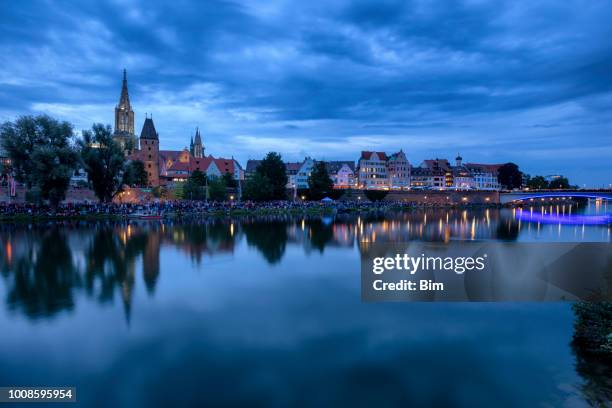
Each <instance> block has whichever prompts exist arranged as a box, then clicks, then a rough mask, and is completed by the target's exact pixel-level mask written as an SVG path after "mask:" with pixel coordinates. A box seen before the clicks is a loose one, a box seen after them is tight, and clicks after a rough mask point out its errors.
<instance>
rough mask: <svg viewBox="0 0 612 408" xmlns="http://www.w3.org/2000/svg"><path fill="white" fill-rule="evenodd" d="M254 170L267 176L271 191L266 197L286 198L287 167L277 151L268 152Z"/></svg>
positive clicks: (271, 198)
mask: <svg viewBox="0 0 612 408" xmlns="http://www.w3.org/2000/svg"><path fill="white" fill-rule="evenodd" d="M255 171H256V172H257V173H259V174H260V175H261V176H264V177H265V178H267V180H268V182H269V183H270V186H271V188H272V193H271V195H270V197H269V198H268V199H270V200H286V199H287V169H286V168H285V163H283V160H282V158H281V155H280V154H279V153H275V152H270V153H268V154H267V155H266V157H265V158H264V159H263V160H262V161H261V163H260V164H259V166H257V169H256V170H255ZM260 181H261V179H260Z"/></svg>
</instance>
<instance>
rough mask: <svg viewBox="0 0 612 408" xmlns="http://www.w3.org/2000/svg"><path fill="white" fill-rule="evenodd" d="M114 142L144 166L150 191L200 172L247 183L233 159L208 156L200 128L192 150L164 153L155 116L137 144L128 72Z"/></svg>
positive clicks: (146, 119) (146, 124) (144, 126)
mask: <svg viewBox="0 0 612 408" xmlns="http://www.w3.org/2000/svg"><path fill="white" fill-rule="evenodd" d="M113 139H114V140H115V141H117V142H118V143H119V144H121V146H123V147H124V148H125V149H126V154H127V155H128V160H139V161H142V162H143V164H144V168H145V171H146V172H147V176H148V183H149V186H150V187H157V186H163V185H167V184H168V183H173V182H181V181H185V180H186V179H187V178H189V176H190V175H191V173H193V172H194V171H196V170H199V171H201V172H203V173H206V175H207V176H210V177H221V176H223V175H224V174H225V173H230V174H231V175H232V177H233V178H234V179H235V180H237V181H240V180H243V179H244V171H243V170H242V167H240V164H239V163H238V162H237V161H236V160H235V159H234V158H233V157H232V158H231V159H226V158H215V157H213V156H212V155H209V156H206V155H205V148H204V144H203V142H202V135H201V133H200V129H199V128H196V132H195V140H194V139H193V138H192V140H191V143H190V149H187V148H185V149H183V150H160V138H159V133H158V132H157V130H156V129H155V124H154V122H153V116H152V115H151V117H148V116H145V121H144V123H143V125H142V130H141V132H140V137H139V138H138V140H136V139H135V137H134V111H133V110H132V106H131V104H130V99H129V92H128V83H127V74H126V72H125V70H124V71H123V82H122V85H121V96H120V98H119V104H118V105H117V107H116V108H115V132H114V134H113Z"/></svg>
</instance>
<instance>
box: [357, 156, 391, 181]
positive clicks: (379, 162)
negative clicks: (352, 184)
mask: <svg viewBox="0 0 612 408" xmlns="http://www.w3.org/2000/svg"><path fill="white" fill-rule="evenodd" d="M359 188H364V189H378V190H387V189H389V179H388V178H387V155H386V154H385V153H384V152H368V151H362V152H361V157H360V158H359Z"/></svg>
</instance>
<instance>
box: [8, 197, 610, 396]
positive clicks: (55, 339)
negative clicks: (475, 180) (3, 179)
mask: <svg viewBox="0 0 612 408" xmlns="http://www.w3.org/2000/svg"><path fill="white" fill-rule="evenodd" d="M517 211H518V212H519V213H517ZM534 213H535V214H536V215H537V214H539V215H542V216H543V217H535V218H534V217H532V215H533V214H534ZM607 213H608V208H607V206H606V204H605V203H592V204H589V205H588V206H581V207H576V206H572V205H569V204H565V205H564V204H560V205H559V206H553V207H550V206H547V207H544V208H543V207H534V208H532V209H529V208H524V209H523V210H522V211H521V210H509V209H503V210H498V209H488V210H485V209H467V210H460V209H459V210H442V209H435V210H434V209H432V210H415V211H411V212H402V213H387V214H370V215H364V214H362V215H337V216H325V217H289V216H270V217H263V218H251V217H244V218H240V219H230V218H227V219H209V220H201V219H200V220H189V221H187V220H186V221H181V222H178V221H163V222H160V221H129V222H128V221H125V222H62V223H39V224H24V223H22V224H2V225H0V245H1V248H2V251H1V255H0V268H1V275H0V327H1V329H0V330H1V333H2V335H1V336H0V350H2V351H1V353H2V354H1V355H0V386H9V385H10V386H13V385H18V386H34V385H36V386H75V387H77V399H78V401H79V403H80V404H83V405H84V406H100V407H108V406H162V405H176V406H183V405H196V404H205V405H206V406H238V405H246V406H278V407H285V406H289V405H299V406H328V405H335V406H385V405H400V404H401V405H410V406H423V405H429V406H461V407H492V406H495V407H504V406H508V407H510V406H521V407H525V406H589V405H596V404H600V405H603V404H607V403H609V401H610V398H611V394H612V385H611V384H610V382H611V377H610V371H609V370H608V368H607V367H606V366H602V365H600V364H597V362H593V361H589V360H585V359H584V358H582V356H581V355H580V353H579V352H578V351H576V350H574V349H573V348H572V346H571V339H572V333H573V323H574V315H573V313H572V310H571V305H570V304H569V303H561V302H558V303H556V302H554V303H533V302H532V303H530V302H524V303H508V302H506V303H362V302H361V299H360V278H359V270H360V269H359V268H360V261H359V259H360V242H362V241H363V240H364V239H368V240H381V239H383V240H387V241H391V242H403V241H410V240H424V241H443V242H447V243H449V245H450V244H452V243H453V242H455V241H465V240H504V241H517V242H522V241H537V242H558V241H564V242H586V241H596V242H611V241H612V239H611V237H610V225H609V224H605V223H600V222H595V223H588V222H581V221H580V220H581V219H579V218H576V219H577V220H579V222H578V223H576V222H573V220H576V219H575V218H573V217H575V216H579V215H584V214H587V215H602V214H607ZM525 214H529V215H530V217H527V216H525ZM547 215H550V216H552V217H550V218H547V217H546V216H547ZM555 217H556V218H555ZM559 217H562V218H563V219H562V220H561V221H560V220H559ZM566 221H567V222H566Z"/></svg>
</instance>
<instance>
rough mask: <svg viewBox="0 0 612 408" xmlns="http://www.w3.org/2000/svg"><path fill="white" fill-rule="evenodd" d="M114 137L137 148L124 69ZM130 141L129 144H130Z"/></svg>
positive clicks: (126, 144)
mask: <svg viewBox="0 0 612 408" xmlns="http://www.w3.org/2000/svg"><path fill="white" fill-rule="evenodd" d="M113 139H115V141H117V142H119V144H121V146H123V147H124V148H125V147H131V149H130V150H134V149H137V148H138V146H137V145H136V136H135V135H134V111H133V110H132V105H130V95H129V93H128V87H127V72H126V71H125V69H124V70H123V83H122V85H121V96H120V97H119V104H118V105H117V106H116V107H115V133H114V135H113ZM128 143H129V144H128Z"/></svg>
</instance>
